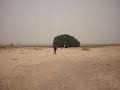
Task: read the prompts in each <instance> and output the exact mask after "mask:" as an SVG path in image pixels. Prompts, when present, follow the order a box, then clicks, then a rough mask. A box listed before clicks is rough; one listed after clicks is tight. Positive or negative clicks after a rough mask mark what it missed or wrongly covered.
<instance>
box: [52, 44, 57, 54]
mask: <svg viewBox="0 0 120 90" xmlns="http://www.w3.org/2000/svg"><path fill="white" fill-rule="evenodd" d="M53 48H54V52H53V54H56V51H57V45H56V44H54V45H53Z"/></svg>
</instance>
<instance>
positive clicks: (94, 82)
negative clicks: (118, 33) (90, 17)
mask: <svg viewBox="0 0 120 90" xmlns="http://www.w3.org/2000/svg"><path fill="white" fill-rule="evenodd" d="M0 90H120V46H105V47H95V48H94V47H87V48H86V47H84V49H83V48H66V49H65V48H63V49H60V48H59V49H58V50H57V54H56V55H53V49H52V48H47V47H46V48H43V47H19V48H1V49H0Z"/></svg>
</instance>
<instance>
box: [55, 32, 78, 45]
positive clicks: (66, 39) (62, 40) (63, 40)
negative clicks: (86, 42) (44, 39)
mask: <svg viewBox="0 0 120 90" xmlns="http://www.w3.org/2000/svg"><path fill="white" fill-rule="evenodd" d="M53 44H56V45H57V46H58V47H64V45H65V46H66V47H79V46H80V42H79V41H78V40H77V39H75V38H74V37H73V36H70V35H68V34H62V35H60V36H59V35H58V36H56V37H55V38H54V40H53Z"/></svg>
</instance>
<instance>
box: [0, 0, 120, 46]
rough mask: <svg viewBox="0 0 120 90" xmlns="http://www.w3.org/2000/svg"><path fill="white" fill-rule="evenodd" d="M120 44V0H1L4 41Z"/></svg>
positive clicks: (1, 40) (1, 41) (0, 28)
mask: <svg viewBox="0 0 120 90" xmlns="http://www.w3.org/2000/svg"><path fill="white" fill-rule="evenodd" d="M60 34H70V35H72V36H74V37H75V38H77V39H78V40H79V41H80V42H81V44H120V0H0V44H10V43H13V44H41V45H49V44H52V42H53V39H54V37H55V36H57V35H60Z"/></svg>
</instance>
